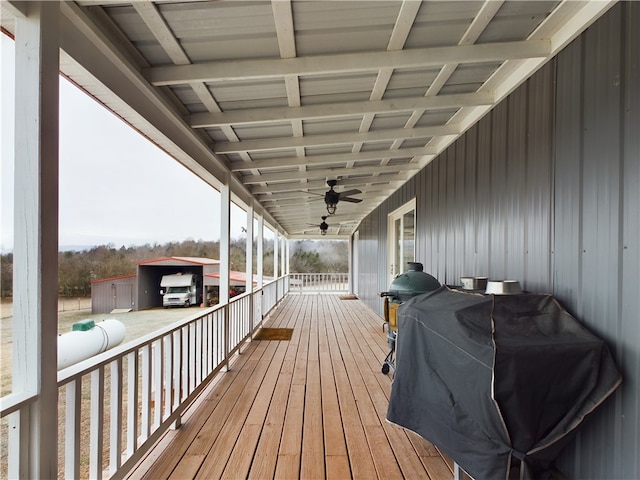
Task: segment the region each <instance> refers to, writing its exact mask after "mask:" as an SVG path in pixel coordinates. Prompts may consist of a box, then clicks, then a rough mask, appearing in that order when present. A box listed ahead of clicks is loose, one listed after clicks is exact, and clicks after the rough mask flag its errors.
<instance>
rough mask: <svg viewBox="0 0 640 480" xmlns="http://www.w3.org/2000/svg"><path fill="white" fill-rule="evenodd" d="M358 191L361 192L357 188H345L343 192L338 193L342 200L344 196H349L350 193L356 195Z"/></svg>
mask: <svg viewBox="0 0 640 480" xmlns="http://www.w3.org/2000/svg"><path fill="white" fill-rule="evenodd" d="M359 193H362V192H361V191H360V190H358V189H357V188H354V189H353V190H345V191H344V192H340V193H339V195H340V200H342V199H343V198H344V197H350V196H351V195H358V194H359Z"/></svg>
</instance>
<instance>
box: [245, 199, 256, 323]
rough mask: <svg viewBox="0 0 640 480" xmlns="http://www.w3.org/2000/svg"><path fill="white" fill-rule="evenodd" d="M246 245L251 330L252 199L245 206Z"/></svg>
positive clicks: (247, 289)
mask: <svg viewBox="0 0 640 480" xmlns="http://www.w3.org/2000/svg"><path fill="white" fill-rule="evenodd" d="M246 230H247V245H246V251H247V255H246V272H247V274H246V275H247V281H246V283H245V287H246V291H247V292H248V293H249V294H250V301H249V330H250V331H253V327H254V326H255V325H254V321H253V316H254V312H253V201H251V204H250V205H249V207H248V208H247V226H246Z"/></svg>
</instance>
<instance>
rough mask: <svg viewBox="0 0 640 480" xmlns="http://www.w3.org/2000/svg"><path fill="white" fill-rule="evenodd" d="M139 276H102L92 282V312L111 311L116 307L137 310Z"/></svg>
mask: <svg viewBox="0 0 640 480" xmlns="http://www.w3.org/2000/svg"><path fill="white" fill-rule="evenodd" d="M136 278H137V276H136V275H135V274H132V275H123V276H121V277H111V278H102V279H99V280H93V281H92V282H91V313H109V312H111V311H113V310H115V309H130V310H135V307H136V304H137V302H136V299H137V296H138V282H137V281H136Z"/></svg>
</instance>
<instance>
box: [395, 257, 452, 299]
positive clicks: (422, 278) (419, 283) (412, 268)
mask: <svg viewBox="0 0 640 480" xmlns="http://www.w3.org/2000/svg"><path fill="white" fill-rule="evenodd" d="M422 268H423V267H422V264H421V263H417V262H409V263H408V271H407V272H406V273H403V274H401V275H398V276H397V277H396V278H394V279H393V281H392V282H391V285H390V286H389V293H390V294H391V295H392V296H393V297H394V300H400V301H401V302H404V301H405V300H408V299H409V298H411V297H415V296H416V295H421V294H423V293H427V292H431V291H433V290H437V289H438V288H440V282H438V280H436V279H435V278H434V277H432V276H431V275H429V274H428V273H425V272H423V271H422Z"/></svg>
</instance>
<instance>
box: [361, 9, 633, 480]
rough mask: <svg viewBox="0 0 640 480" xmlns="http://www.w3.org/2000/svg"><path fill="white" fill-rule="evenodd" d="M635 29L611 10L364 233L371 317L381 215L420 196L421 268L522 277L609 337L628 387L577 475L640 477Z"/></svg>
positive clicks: (605, 415)
mask: <svg viewBox="0 0 640 480" xmlns="http://www.w3.org/2000/svg"><path fill="white" fill-rule="evenodd" d="M638 25H640V3H639V2H621V3H620V4H618V5H616V6H615V7H613V8H612V9H611V10H610V11H609V12H608V13H607V14H606V15H605V16H604V17H603V18H602V19H600V20H599V21H598V22H596V23H595V24H594V25H593V26H592V27H591V28H590V29H589V30H588V31H587V32H585V34H583V35H582V36H581V37H580V38H578V39H577V40H576V41H575V42H573V43H572V44H571V45H569V46H568V47H567V48H566V49H565V50H564V51H563V52H562V53H561V54H560V55H559V56H558V58H557V59H555V60H554V61H553V62H551V63H549V64H548V65H546V66H545V67H543V68H542V69H541V70H540V71H539V72H538V73H536V74H535V75H534V76H533V77H532V78H531V79H530V80H529V81H528V82H527V83H526V84H525V85H523V86H521V87H520V88H518V89H517V90H516V91H515V92H514V93H513V94H511V95H510V96H509V98H508V99H507V100H506V101H505V102H502V104H501V105H499V106H498V107H496V108H495V109H494V110H493V111H492V112H490V113H489V114H488V115H487V116H486V117H485V118H483V119H482V120H481V121H480V122H479V123H478V124H477V125H476V126H474V127H473V128H472V129H470V130H469V131H468V132H467V133H466V134H465V135H464V136H463V137H461V138H460V139H459V140H458V141H457V142H456V143H455V144H454V145H452V146H451V147H450V148H449V149H447V151H446V152H444V153H443V154H442V155H440V156H439V157H438V158H437V159H435V160H434V161H433V162H432V163H431V164H430V165H428V166H427V167H426V168H425V169H424V170H423V171H422V172H420V173H419V174H418V175H416V176H415V177H414V178H413V179H412V180H411V181H410V182H408V183H407V185H406V186H405V187H403V189H402V190H401V191H400V192H398V193H397V194H396V195H394V196H392V197H391V198H390V199H389V200H388V201H387V202H385V203H384V204H383V205H381V206H380V207H379V208H378V209H377V210H376V211H375V212H373V213H372V214H371V215H369V216H368V217H367V218H366V219H365V220H364V221H363V223H362V224H361V227H360V242H361V243H360V246H361V250H360V269H361V277H360V290H361V292H362V293H361V297H362V298H363V300H364V301H365V302H366V303H367V304H368V305H370V306H371V307H372V308H374V310H376V311H377V312H378V313H381V308H380V306H381V302H380V300H379V299H378V298H377V297H375V294H376V292H377V291H379V290H382V289H384V288H385V285H384V282H386V281H387V276H386V272H387V263H388V262H387V252H386V238H387V233H386V218H387V215H388V213H389V212H391V211H393V210H394V209H395V208H397V207H398V206H400V205H402V204H403V203H405V202H406V201H408V200H409V199H410V198H411V197H410V194H412V193H413V192H415V194H416V196H417V225H416V232H417V239H416V240H417V254H416V257H417V260H418V261H421V262H422V263H424V265H425V271H427V272H429V273H431V274H433V275H434V276H436V277H437V278H438V279H439V280H440V281H441V282H445V283H452V284H457V283H459V277H460V276H461V275H488V276H490V277H492V278H513V279H517V280H520V281H521V282H522V283H523V286H524V288H525V289H527V290H530V291H546V292H551V293H553V294H554V295H555V296H556V297H557V298H558V299H559V300H560V302H561V303H562V304H563V305H564V306H565V307H566V308H567V309H568V311H569V312H571V313H572V314H574V315H575V316H576V317H577V318H578V319H579V320H581V321H583V322H584V323H585V324H586V325H587V326H588V328H590V329H591V330H593V331H594V332H595V333H597V334H598V335H600V336H602V337H603V338H605V339H607V340H608V342H609V345H610V346H611V347H612V350H613V352H614V355H615V356H616V359H617V361H618V364H619V365H620V367H621V369H622V371H623V376H624V383H623V386H622V388H621V389H620V390H619V391H618V392H617V393H616V395H615V397H614V398H612V399H610V401H608V402H607V404H606V405H605V406H604V407H603V408H602V409H599V410H598V411H597V412H596V413H595V414H594V415H593V417H592V418H590V419H589V420H588V421H587V422H586V424H585V426H584V429H583V430H582V431H581V433H580V434H579V435H578V436H577V438H576V439H575V441H574V442H572V443H571V445H570V446H569V447H568V448H567V450H566V451H565V454H563V456H562V457H561V458H560V459H559V462H558V464H559V467H560V468H561V470H563V472H564V473H566V474H567V475H568V476H569V477H570V478H573V479H583V478H584V479H586V478H591V479H629V480H630V479H638V478H640V463H639V460H638V454H637V453H638V451H640V400H639V399H640V393H639V392H640V385H639V380H640V313H639V312H640V289H639V287H638V285H639V281H638V278H640V256H639V255H640V254H639V248H640V246H639V244H638V243H639V237H640V225H639V224H640V198H639V191H640V172H639V169H640V166H639V163H640V147H639V145H638V142H639V138H640V118H639V117H640V111H639V110H640V106H639V104H640V99H639V95H640V78H639V74H638V68H639V66H638V64H639V63H640V62H639V57H640V38H639V34H638V30H639V29H638ZM363 247H364V248H363Z"/></svg>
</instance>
